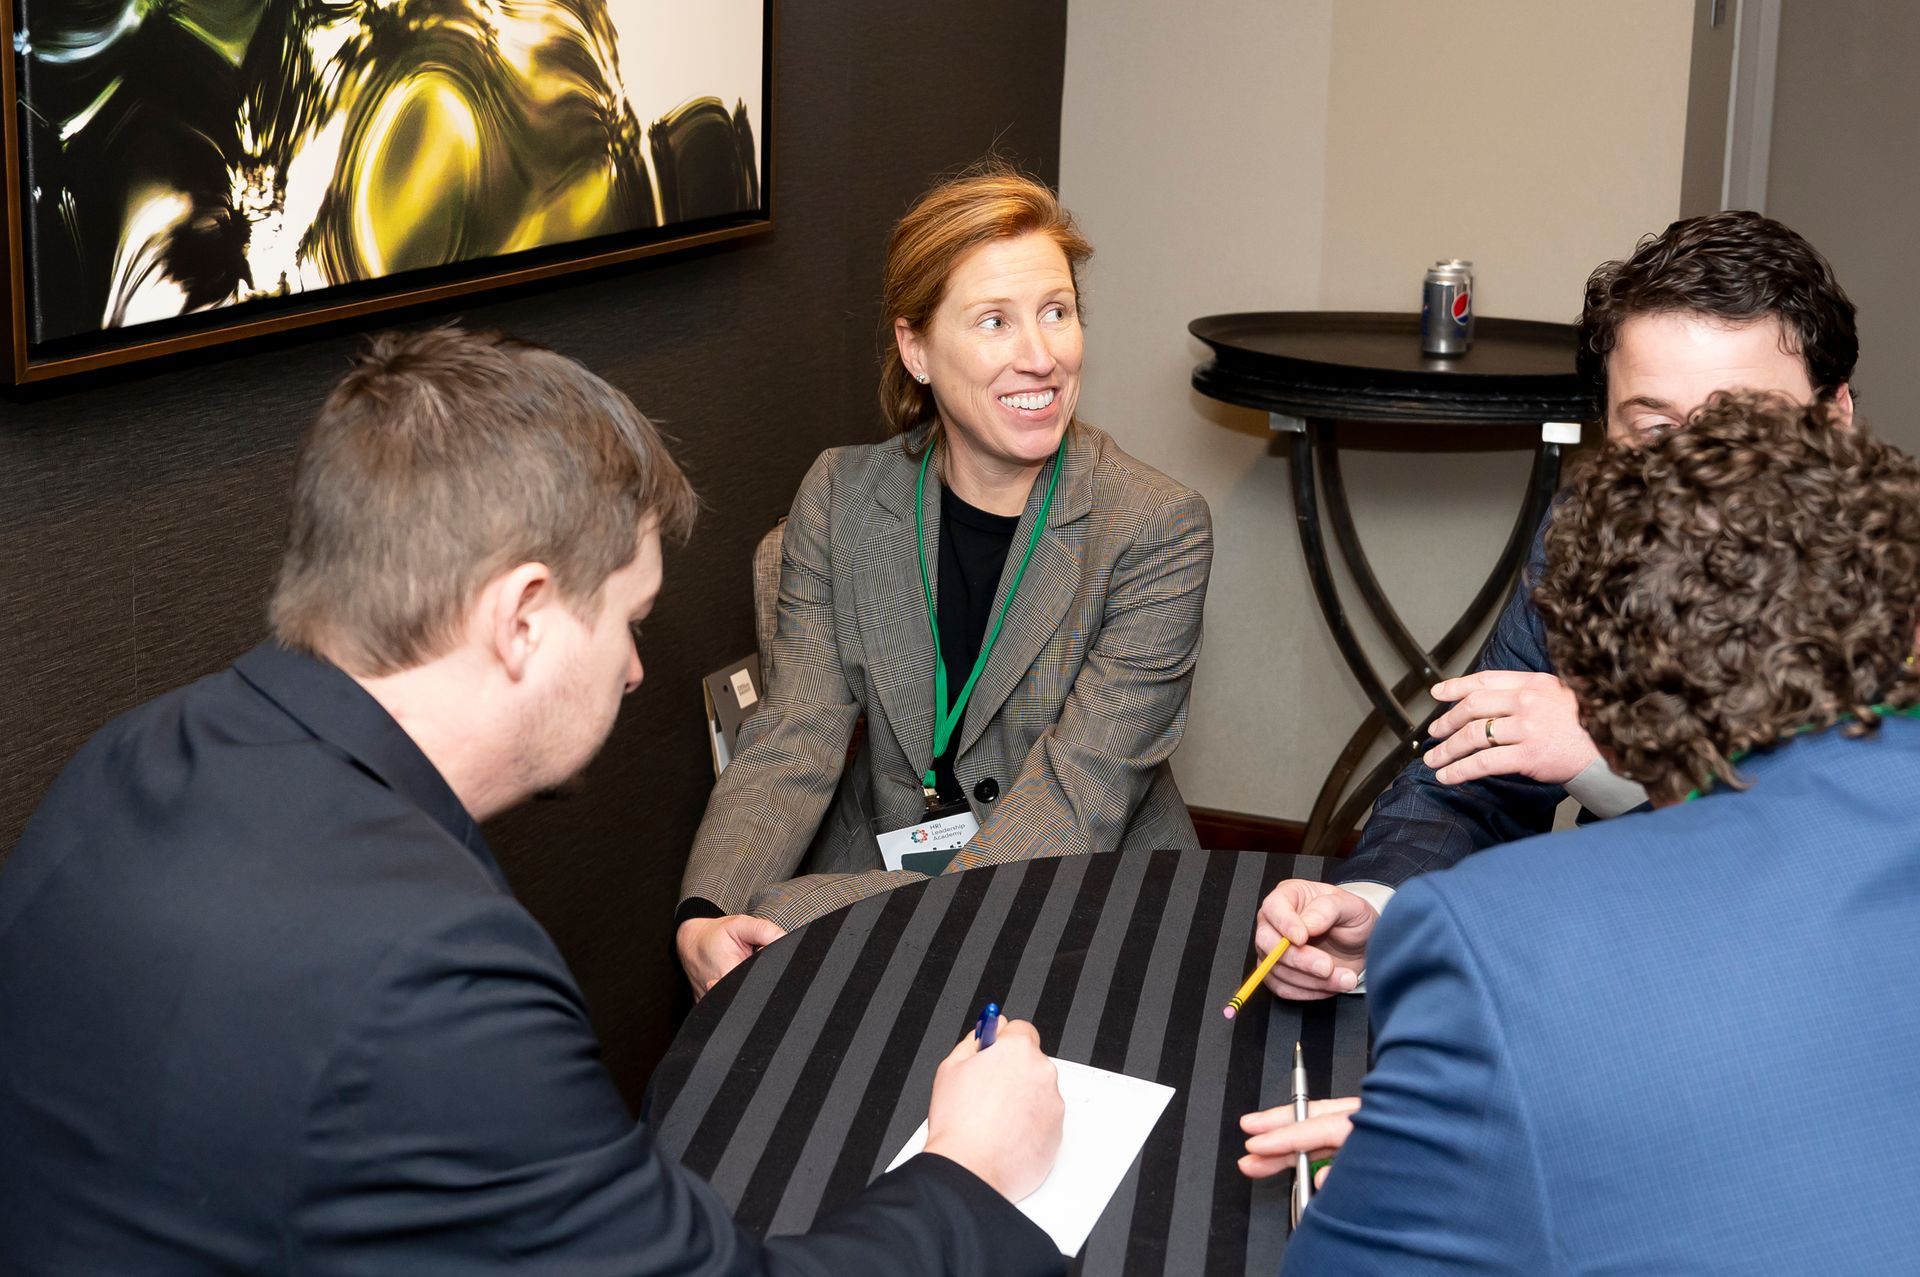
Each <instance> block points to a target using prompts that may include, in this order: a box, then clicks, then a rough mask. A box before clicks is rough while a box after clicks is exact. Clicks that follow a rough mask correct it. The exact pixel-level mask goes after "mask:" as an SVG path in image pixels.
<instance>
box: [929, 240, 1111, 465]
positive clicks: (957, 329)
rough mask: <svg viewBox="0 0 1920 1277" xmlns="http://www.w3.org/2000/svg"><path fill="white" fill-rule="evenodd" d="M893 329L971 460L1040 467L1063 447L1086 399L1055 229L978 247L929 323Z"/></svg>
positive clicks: (1075, 320)
mask: <svg viewBox="0 0 1920 1277" xmlns="http://www.w3.org/2000/svg"><path fill="white" fill-rule="evenodd" d="M895 336H896V337H897V338H898V339H899V342H900V355H901V358H902V359H904V360H905V361H906V365H907V371H909V372H911V373H913V374H915V375H916V376H917V375H920V374H925V376H926V378H927V381H928V384H929V386H930V387H931V389H932V391H933V398H934V403H935V405H936V406H937V407H938V409H939V412H940V421H941V424H942V426H943V427H944V428H945V431H946V437H947V440H948V446H950V447H952V448H953V449H954V450H955V451H956V452H957V453H962V454H965V458H964V459H965V461H966V462H969V463H971V464H972V465H973V466H975V467H978V468H982V469H990V470H994V471H1000V472H1005V471H1008V470H1012V469H1033V470H1035V471H1037V470H1038V469H1039V467H1040V466H1042V465H1043V464H1045V462H1046V460H1047V458H1048V457H1051V456H1052V455H1053V453H1054V451H1055V450H1056V449H1058V448H1059V446H1060V436H1061V435H1062V434H1063V433H1064V432H1065V431H1066V428H1067V425H1068V423H1069V422H1071V421H1072V420H1073V408H1074V404H1075V402H1076V401H1077V400H1078V399H1079V397H1080V360H1081V355H1082V345H1081V333H1080V312H1079V308H1078V297H1077V296H1076V294H1075V292H1074V288H1073V272H1072V270H1071V269H1070V268H1069V267H1068V265H1067V256H1066V254H1065V253H1063V252H1061V251H1060V246H1059V245H1058V244H1056V243H1055V242H1054V241H1053V239H1052V238H1051V237H1050V236H1047V235H1045V234H1042V233H1040V232H1037V231H1036V232H1034V233H1032V234H1028V235H1021V236H1018V237H1016V238H1013V239H998V240H991V241H989V242H987V243H985V244H982V245H980V246H979V247H978V248H976V249H974V250H973V251H972V252H970V253H968V254H967V255H966V256H965V257H962V258H961V259H960V262H959V264H958V265H957V266H955V267H954V271H953V275H952V277H951V278H949V279H948V281H947V291H946V295H945V296H944V297H943V298H942V299H941V301H940V305H939V307H938V308H937V309H936V310H935V311H934V313H933V315H932V317H931V318H930V319H929V320H928V321H927V325H926V328H925V329H924V330H922V331H919V332H916V331H914V330H913V329H912V328H911V327H910V326H908V325H907V324H906V323H904V322H902V323H900V324H898V325H896V328H895Z"/></svg>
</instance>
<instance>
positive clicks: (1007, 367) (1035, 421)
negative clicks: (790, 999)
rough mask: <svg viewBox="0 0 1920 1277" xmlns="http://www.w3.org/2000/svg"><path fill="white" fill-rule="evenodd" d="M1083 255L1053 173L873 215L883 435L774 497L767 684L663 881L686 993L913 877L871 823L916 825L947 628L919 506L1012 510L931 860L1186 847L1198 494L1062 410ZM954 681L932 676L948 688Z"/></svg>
mask: <svg viewBox="0 0 1920 1277" xmlns="http://www.w3.org/2000/svg"><path fill="white" fill-rule="evenodd" d="M1091 251H1092V250H1091V248H1090V246H1089V245H1088V244H1087V242H1086V240H1085V239H1084V238H1082V237H1081V235H1080V233H1079V231H1078V229H1077V228H1076V227H1075V225H1074V223H1073V220H1072V218H1071V216H1070V215H1069V214H1068V213H1067V212H1066V211H1065V210H1064V209H1062V208H1061V207H1060V206H1059V204H1058V202H1057V201H1056V200H1055V198H1054V196H1053V193H1052V192H1051V191H1049V190H1048V189H1047V188H1046V187H1045V186H1043V185H1041V184H1040V183H1038V182H1035V181H1032V180H1031V179H1028V178H1025V177H1023V176H1020V175H1018V174H1014V173H1011V172H1007V171H1005V170H999V169H994V170H988V171H984V172H979V173H976V174H974V175H972V176H968V177H964V178H960V179H956V180H954V181H950V182H947V183H945V184H943V185H941V186H939V187H936V188H935V189H934V190H933V191H931V192H930V193H929V194H928V195H926V196H925V197H924V198H922V199H921V201H920V202H919V203H918V204H917V205H916V206H915V207H914V208H913V209H912V211H910V212H909V213H908V214H907V215H906V217H904V218H903V219H901V222H900V224H899V225H898V226H897V227H895V229H894V234H893V238H892V242H891V244H890V245H889V249H888V255H887V279H886V295H885V302H886V310H885V313H886V314H887V315H889V316H891V317H892V324H891V332H890V334H889V336H890V340H889V341H888V343H887V345H886V350H885V353H884V355H883V357H882V358H883V371H882V380H881V402H882V406H883V408H884V410H885V412H886V415H887V418H888V421H889V424H890V425H891V426H892V427H893V429H894V430H895V432H896V434H895V437H894V438H892V439H891V440H889V441H888V442H886V443H882V444H872V445H864V446H854V447H845V448H835V449H831V450H829V451H828V452H826V453H825V454H823V455H822V456H821V457H820V459H819V460H818V461H817V462H815V463H814V466H813V469H812V470H811V471H810V472H809V473H808V474H807V477H806V479H805V480H804V481H803V482H802V483H801V485H800V491H799V494H798V495H797V496H796V497H795V499H794V504H793V512H792V516H791V518H790V519H789V521H788V524H787V530H786V535H785V540H784V544H783V547H782V560H781V579H780V602H779V626H778V633H777V636H776V638H775V640H774V642H773V647H772V650H771V652H770V653H769V654H768V657H769V660H768V689H767V695H766V697H765V699H764V700H763V702H762V704H761V705H760V706H759V707H758V708H757V709H756V710H755V712H754V713H753V715H752V716H751V717H750V718H749V719H748V720H747V721H746V723H745V724H744V725H743V726H742V728H741V731H740V737H739V741H738V747H737V750H736V752H735V755H734V758H733V761H732V763H731V764H730V765H729V766H728V767H727V769H726V771H725V772H723V773H722V774H721V777H720V780H719V782H718V784H716V785H715V787H714V791H713V796H712V798H711V799H710V800H709V801H708V804H707V814H706V818H705V820H704V821H702V823H701V826H700V831H699V834H698V835H697V837H696V838H695V841H694V846H693V851H692V854H691V856H690V857H689V859H688V863H687V869H686V874H685V877H684V879H683V881H682V884H681V896H682V902H681V905H680V910H679V919H680V922H679V930H678V941H679V948H680V955H681V960H682V962H683V963H684V964H685V965H686V967H687V971H688V975H689V976H690V978H691V979H692V980H693V983H694V987H695V988H696V989H697V990H699V991H702V992H704V991H705V990H706V989H707V988H709V987H711V985H712V984H713V982H714V981H715V980H718V979H719V978H720V976H722V975H724V974H725V973H726V972H727V971H728V970H730V969H732V967H733V966H735V965H736V964H737V963H738V962H739V961H740V960H741V959H742V958H744V957H746V956H747V955H748V954H750V953H752V952H753V950H754V949H756V948H758V947H760V946H761V945H763V944H766V943H769V942H770V941H771V940H773V939H776V938H778V937H779V936H780V935H781V934H783V933H784V931H785V930H786V929H789V928H792V927H795V926H798V925H800V924H801V923H804V922H807V921H810V920H811V919H813V918H816V917H818V916H820V915H821V914H823V913H826V912H828V911H830V910H832V909H836V908H838V907H840V906H842V905H846V904H849V903H851V902H852V901H854V900H857V899H859V898H861V897H862V896H867V895H871V894H873V893H874V892H877V891H884V890H887V889H889V888H891V887H895V886H899V885H902V884H904V883H907V882H914V881H919V880H920V875H919V874H917V873H913V872H909V871H906V870H894V871H888V870H886V869H885V868H883V866H882V861H881V854H880V850H879V846H878V844H877V842H876V833H878V832H883V831H888V830H896V829H904V828H908V827H911V826H913V825H915V824H917V823H919V822H921V821H923V820H925V819H927V815H926V812H927V806H928V803H927V799H926V796H925V792H924V789H923V777H924V776H926V775H927V774H929V773H930V771H931V770H932V769H933V768H934V764H935V760H934V727H935V706H934V676H935V667H936V657H935V646H934V637H933V629H932V626H931V625H930V618H929V612H930V611H931V610H933V607H932V604H933V600H934V599H935V598H938V599H939V600H940V606H939V609H938V611H939V614H940V617H941V620H940V627H941V636H942V640H941V641H942V644H943V646H944V647H945V648H948V649H951V648H952V647H953V646H954V644H955V638H954V635H953V634H952V633H951V632H950V631H949V629H948V617H947V613H948V603H949V602H950V596H949V595H947V594H943V593H942V592H941V590H940V586H939V580H938V569H939V565H940V563H941V558H940V556H939V555H938V554H936V552H935V547H940V548H941V549H942V550H945V549H946V548H947V547H946V546H945V544H944V543H943V542H942V540H941V537H942V530H941V523H942V511H943V507H945V508H947V509H949V510H951V509H954V508H955V507H956V506H957V508H959V509H961V510H963V511H968V512H969V514H968V518H969V522H970V523H973V524H978V523H987V524H991V523H992V522H993V520H994V519H995V518H996V517H998V518H999V519H1000V521H1001V525H1002V526H1004V525H1006V524H1012V523H1013V521H1014V519H1015V518H1016V517H1017V519H1018V523H1017V525H1016V526H1014V527H1013V530H1012V533H1011V537H1010V539H1009V540H1008V542H1007V550H1006V553H1005V566H1004V570H1002V571H1001V573H1000V576H999V585H998V591H997V593H995V595H994V598H993V602H992V607H991V610H990V615H991V616H993V617H996V618H1000V617H1003V618H1004V619H1003V620H1002V622H1001V624H1000V626H999V628H998V629H997V630H996V631H994V633H997V639H995V638H993V637H992V636H991V635H989V636H988V637H987V638H986V640H985V644H984V647H985V650H986V651H987V656H986V657H985V659H984V666H983V668H982V669H981V670H980V672H979V675H978V681H977V683H976V684H975V685H974V687H973V691H972V695H971V699H970V700H968V701H967V703H966V705H965V714H964V718H963V719H962V720H961V722H960V724H959V726H958V728H957V730H956V731H955V732H954V733H953V736H952V739H951V741H950V742H949V744H948V746H947V749H946V751H945V753H944V754H943V757H942V759H941V764H942V766H943V767H944V766H947V765H949V764H950V769H951V778H952V781H953V782H957V785H958V789H959V791H960V792H959V793H958V794H950V795H947V796H948V797H950V798H954V799H959V798H962V797H963V798H964V801H965V803H966V805H967V808H968V809H969V810H970V812H971V814H972V816H973V817H974V819H976V820H977V821H978V823H979V831H978V832H977V833H976V834H975V835H974V836H973V837H972V839H971V840H970V841H969V842H968V843H967V844H966V845H965V847H964V848H963V849H962V850H961V851H960V853H959V854H958V855H957V856H955V857H954V859H953V860H952V862H951V863H950V865H949V866H948V870H949V871H952V870H958V869H968V868H973V867H975V866H978V865H989V864H997V863H1001V862H1004V861H1011V860H1022V859H1027V858H1030V857H1035V856H1062V855H1072V854H1075V853H1079V852H1088V851H1111V850H1115V849H1125V848H1165V847H1175V848H1191V847H1197V846H1198V845H1199V844H1198V840H1197V838H1196V837H1195V835H1194V830H1193V823H1192V821H1191V820H1190V819H1189V818H1188V816H1187V810H1186V806H1185V804H1184V803H1183V802H1182V800H1181V797H1180V792H1179V790H1178V789H1177V788H1176V787H1175V785H1174V781H1173V775H1172V773H1171V771H1170V770H1169V769H1168V766H1167V759H1168V757H1169V756H1170V755H1171V754H1172V753H1173V750H1174V747H1175V746H1176V745H1178V744H1179V741H1180V735H1181V732H1182V730H1183V729H1184V727H1185V724H1186V714H1187V696H1188V693H1189V691H1190V689H1191V686H1192V679H1193V667H1194V661H1195V659H1196V657H1197V656H1198V654H1199V650H1200V616H1201V609H1202V605H1203V604H1204V602H1205V599H1206V592H1207V575H1208V571H1209V569H1210V566H1211V563H1212V555H1213V537H1212V527H1211V522H1210V517H1209V515H1208V511H1207V506H1206V502H1205V501H1204V500H1203V499H1202V498H1201V497H1200V496H1199V495H1198V494H1197V493H1195V492H1193V491H1191V490H1190V489H1188V488H1186V487H1184V486H1182V485H1181V484H1179V483H1176V482H1174V481H1173V480H1171V479H1169V478H1167V477H1166V476H1165V475H1162V474H1160V473H1159V472H1158V471H1156V470H1154V469H1152V468H1151V467H1149V466H1147V465H1145V464H1143V463H1142V462H1140V461H1138V460H1136V459H1134V458H1133V457H1130V456H1128V455H1127V454H1126V453H1124V452H1122V451H1121V450H1120V448H1119V447H1118V446H1117V445H1116V444H1115V443H1114V442H1113V440H1112V439H1110V438H1109V437H1108V436H1107V435H1106V434H1105V433H1103V432H1102V431H1100V430H1097V429H1095V428H1094V427H1092V426H1089V425H1087V424H1086V423H1084V422H1081V421H1077V420H1075V419H1074V415H1073V408H1074V404H1075V402H1076V400H1077V398H1078V392H1079V384H1080V365H1081V356H1082V341H1081V328H1080V320H1079V310H1078V300H1079V297H1078V288H1077V281H1076V275H1075V272H1076V268H1077V267H1078V266H1079V265H1080V263H1082V262H1084V261H1085V260H1086V258H1087V257H1088V256H1089V255H1090V253H1091ZM943 488H944V489H946V491H945V492H944V493H943ZM922 489H923V491H921V490H922ZM917 491H921V495H920V496H919V515H920V518H919V520H918V522H919V523H920V524H921V525H923V527H924V545H925V547H926V548H925V555H926V559H925V572H926V576H925V579H924V580H923V576H922V559H921V545H922V542H921V532H920V530H919V529H917V528H916V518H915V514H916V504H915V503H916V492H917ZM950 503H951V504H950ZM1043 515H1044V518H1043ZM1036 529H1037V531H1036ZM951 561H952V560H949V562H951ZM1022 563H1024V564H1025V568H1024V574H1022V572H1021V571H1020V570H1019V567H1020V565H1021V564H1022ZM1016 582H1017V587H1018V588H1017V589H1012V587H1013V586H1014V585H1015V583H1016ZM1010 589H1011V598H1010V599H1009V591H1010ZM975 612H976V613H980V609H978V608H977V607H976V608H975ZM984 615H987V613H983V614H981V619H982V620H984ZM952 668H953V667H952V666H951V665H950V666H949V669H952ZM960 690H961V681H960V680H959V679H957V678H952V679H950V684H949V689H948V697H949V702H950V703H951V701H952V699H953V697H954V696H955V695H956V694H957V693H958V692H959V691H960ZM863 713H864V714H865V715H866V720H867V729H866V733H865V736H864V738H863V740H862V742H861V745H860V747H859V749H858V751H857V752H856V753H855V755H854V757H853V758H852V760H851V761H850V762H849V760H848V758H847V744H848V741H849V739H850V737H851V734H852V732H853V728H854V724H855V721H856V720H857V719H858V718H859V716H860V715H861V714H863Z"/></svg>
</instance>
